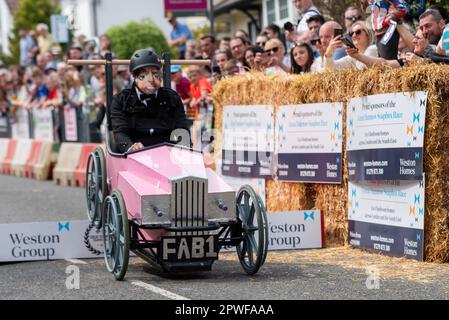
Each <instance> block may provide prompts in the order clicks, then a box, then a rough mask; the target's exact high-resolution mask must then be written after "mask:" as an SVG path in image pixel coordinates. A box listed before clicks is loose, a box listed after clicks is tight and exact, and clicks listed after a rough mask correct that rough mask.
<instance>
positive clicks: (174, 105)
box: [111, 49, 190, 153]
mask: <svg viewBox="0 0 449 320" xmlns="http://www.w3.org/2000/svg"><path fill="white" fill-rule="evenodd" d="M161 67H162V65H161V61H160V60H159V58H158V56H157V55H156V53H154V52H153V51H152V50H150V49H141V50H137V51H136V52H135V53H134V54H133V56H132V58H131V61H130V64H129V70H130V72H131V73H132V75H133V77H134V79H135V81H134V83H133V85H132V87H131V88H130V89H125V90H123V91H121V92H120V93H118V94H117V95H115V96H114V98H113V101H112V105H111V125H112V131H113V133H114V139H115V143H116V145H117V148H118V151H119V152H121V153H124V152H132V151H137V150H139V149H142V148H144V147H148V146H152V145H155V144H160V143H164V142H170V143H181V144H182V145H184V146H188V147H190V135H189V131H188V122H187V119H186V115H185V112H184V106H183V104H182V101H181V98H180V96H179V95H178V94H177V93H176V92H175V91H173V90H172V89H169V88H165V87H161V78H162V73H161ZM177 129H178V130H177ZM179 129H181V130H179ZM175 130H176V131H175ZM174 132H175V133H176V134H173V133H174ZM180 133H181V134H180ZM180 138H181V139H182V140H181V141H180Z"/></svg>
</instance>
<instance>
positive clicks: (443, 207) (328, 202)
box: [213, 64, 449, 262]
mask: <svg viewBox="0 0 449 320" xmlns="http://www.w3.org/2000/svg"><path fill="white" fill-rule="evenodd" d="M410 91H427V92H428V93H429V96H428V105H427V114H426V132H425V141H424V144H425V154H424V172H425V173H426V195H425V196H426V212H425V231H424V232H425V242H424V243H425V248H424V249H425V260H426V261H431V262H448V261H449V227H448V223H449V211H448V207H449V188H448V187H449V67H448V66H438V65H430V64H429V65H416V66H413V67H409V68H403V69H394V70H393V69H381V68H372V69H369V70H365V71H353V70H350V71H342V72H336V73H325V74H307V75H301V76H296V75H291V76H270V77H268V76H264V75H262V74H258V73H254V74H248V75H244V76H239V77H234V78H230V79H225V80H223V81H221V82H219V83H218V84H217V86H216V87H215V88H214V92H213V98H214V102H215V106H216V118H215V119H216V123H215V127H216V128H217V129H218V130H217V131H218V132H222V111H223V106H225V105H231V104H235V105H254V104H271V105H273V106H274V108H275V109H276V110H277V108H279V106H280V105H285V104H306V103H320V102H344V103H345V105H344V113H343V118H344V121H343V123H344V124H345V125H346V121H345V119H346V110H345V109H346V102H347V101H348V100H349V99H351V98H354V97H361V96H367V95H374V94H383V93H393V92H410ZM345 125H344V127H343V133H344V134H343V135H344V141H343V148H344V150H343V179H342V184H341V185H338V186H335V185H324V184H307V185H305V184H300V183H284V182H278V181H273V180H268V181H267V184H266V194H267V209H268V210H269V211H285V210H299V209H311V208H318V209H321V210H323V212H324V214H325V224H326V240H327V242H328V243H331V244H340V245H341V244H345V243H347V238H348V221H347V199H348V194H347V187H348V172H347V162H346V161H347V158H346V150H345V148H346V137H345V134H346V127H345ZM215 144H216V145H215V151H216V153H215V157H216V159H221V145H222V137H216V140H215Z"/></svg>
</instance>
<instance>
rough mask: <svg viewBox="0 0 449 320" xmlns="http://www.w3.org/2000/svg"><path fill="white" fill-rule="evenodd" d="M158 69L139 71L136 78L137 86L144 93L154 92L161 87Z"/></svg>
mask: <svg viewBox="0 0 449 320" xmlns="http://www.w3.org/2000/svg"><path fill="white" fill-rule="evenodd" d="M160 77H161V75H160V71H156V72H154V71H153V72H151V71H150V72H146V73H141V74H140V75H139V76H138V77H137V78H136V81H137V87H138V88H139V89H140V91H142V92H143V93H145V94H155V93H156V91H157V90H159V88H160V87H161V80H160Z"/></svg>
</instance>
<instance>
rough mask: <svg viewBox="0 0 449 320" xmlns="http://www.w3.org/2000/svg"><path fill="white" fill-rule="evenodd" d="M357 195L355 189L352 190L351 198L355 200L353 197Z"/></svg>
mask: <svg viewBox="0 0 449 320" xmlns="http://www.w3.org/2000/svg"><path fill="white" fill-rule="evenodd" d="M356 195H357V192H356V190H355V189H352V196H353V197H354V198H355V196H356Z"/></svg>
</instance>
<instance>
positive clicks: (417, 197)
mask: <svg viewBox="0 0 449 320" xmlns="http://www.w3.org/2000/svg"><path fill="white" fill-rule="evenodd" d="M416 203H417V204H420V203H421V196H420V195H419V194H415V204H416Z"/></svg>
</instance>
